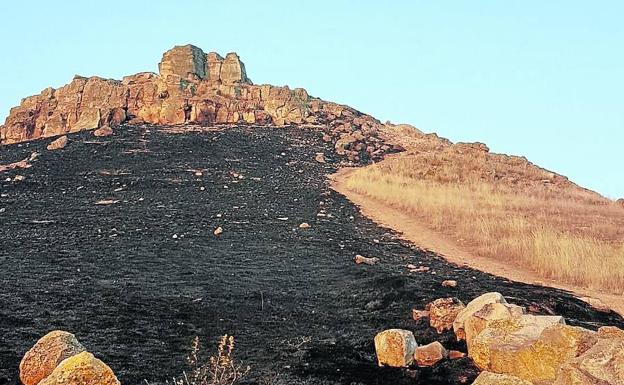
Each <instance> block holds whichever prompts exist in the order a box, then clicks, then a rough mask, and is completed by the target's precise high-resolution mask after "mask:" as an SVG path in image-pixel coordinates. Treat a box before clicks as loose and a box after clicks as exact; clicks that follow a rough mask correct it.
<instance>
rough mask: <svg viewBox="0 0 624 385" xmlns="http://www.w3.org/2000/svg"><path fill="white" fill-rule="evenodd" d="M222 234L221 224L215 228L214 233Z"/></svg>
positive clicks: (216, 234)
mask: <svg viewBox="0 0 624 385" xmlns="http://www.w3.org/2000/svg"><path fill="white" fill-rule="evenodd" d="M221 234H223V228H221V226H219V227H217V228H216V229H215V231H214V235H215V236H217V237H218V236H219V235H221Z"/></svg>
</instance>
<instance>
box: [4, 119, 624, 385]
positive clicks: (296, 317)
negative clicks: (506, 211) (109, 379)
mask: <svg viewBox="0 0 624 385" xmlns="http://www.w3.org/2000/svg"><path fill="white" fill-rule="evenodd" d="M321 136H322V133H321V132H320V131H315V130H312V129H302V128H294V127H290V128H282V129H275V128H267V127H234V128H228V129H225V130H214V131H211V130H205V131H202V132H186V133H177V134H176V133H170V132H165V131H163V130H161V129H159V128H157V127H147V126H144V127H134V126H126V127H123V128H119V129H117V130H116V131H115V134H114V135H113V136H111V137H106V138H94V137H93V136H92V135H91V134H90V133H79V134H76V135H72V136H70V142H69V144H68V145H67V146H66V147H65V148H64V149H62V150H58V151H52V152H50V151H46V150H45V145H46V144H47V142H44V141H36V142H29V143H23V144H18V145H10V146H6V147H4V148H2V149H0V163H10V162H14V161H16V160H20V159H23V158H27V157H28V156H29V155H30V154H31V153H32V152H33V151H38V152H40V153H41V156H40V157H39V159H37V160H36V161H34V162H33V165H32V167H31V168H28V169H14V170H10V171H7V172H4V173H2V174H1V177H2V181H1V182H0V188H1V197H0V210H2V211H1V212H0V224H1V228H2V241H1V243H0V283H1V285H2V286H1V289H0V384H17V383H18V382H19V380H18V364H19V360H20V359H21V357H22V356H23V354H24V353H25V352H26V351H27V350H28V349H29V347H30V346H32V344H33V343H34V342H35V341H36V340H37V339H38V338H39V337H40V336H42V335H43V334H45V333H46V332H48V331H50V330H52V329H64V330H67V331H71V332H72V333H75V334H76V336H77V338H78V339H79V340H80V341H81V342H82V343H83V344H84V345H85V346H86V347H88V349H89V350H91V351H92V352H93V353H94V354H95V355H96V356H98V357H99V358H101V359H102V360H103V361H104V362H106V363H107V364H109V365H110V366H111V368H112V369H113V370H114V371H115V373H116V374H117V375H118V377H119V379H120V380H121V382H122V383H125V384H139V383H140V382H142V381H143V380H144V379H147V380H148V381H149V382H150V383H161V382H164V381H166V380H167V379H170V378H171V377H172V376H178V375H179V374H180V373H181V372H182V371H183V370H185V369H186V364H185V360H184V358H185V356H186V354H187V353H188V349H189V347H190V343H191V341H192V339H193V337H195V336H199V337H200V338H201V339H202V341H203V342H204V344H205V345H206V346H207V347H208V348H212V347H213V346H214V343H215V341H216V340H217V339H218V337H219V336H221V335H223V334H226V333H228V334H231V335H234V336H236V339H237V348H236V353H237V357H238V358H239V359H240V360H242V361H243V362H244V363H245V364H248V365H250V366H251V368H252V369H251V374H250V376H249V377H248V379H247V380H248V381H249V382H257V383H289V384H296V383H302V384H303V383H306V384H330V383H347V384H348V383H351V384H387V383H396V384H402V383H405V384H408V383H409V384H417V383H421V384H460V383H470V382H471V381H472V379H473V378H474V377H475V376H476V373H477V371H476V369H475V368H474V366H473V365H472V364H471V362H470V360H469V359H467V358H465V359H460V360H453V361H445V362H443V363H441V364H439V365H437V366H435V367H434V368H431V369H423V370H420V371H414V372H408V373H406V372H404V371H401V370H391V369H385V368H379V367H377V364H376V361H375V355H374V346H373V337H374V335H375V334H376V333H377V332H379V331H381V330H383V329H386V328H391V327H392V328H395V327H398V328H405V329H409V330H412V331H414V334H415V336H416V339H417V341H418V342H419V343H428V342H432V341H434V340H440V341H441V342H442V343H443V344H444V345H445V346H446V347H447V348H451V349H461V350H464V351H465V347H464V346H462V344H461V343H457V342H455V340H454V336H453V335H452V332H447V333H445V334H442V335H437V334H436V332H435V331H434V330H432V329H431V328H429V327H428V325H427V324H426V322H425V321H424V320H420V321H418V322H415V321H413V320H411V318H410V316H411V309H412V308H414V307H416V308H423V307H424V306H425V304H426V303H427V302H429V301H432V300H434V299H436V298H439V297H446V296H456V297H458V298H460V299H461V300H463V301H469V300H470V299H471V298H473V297H476V296H477V295H480V294H482V293H484V292H487V291H499V292H501V293H502V294H503V295H505V296H506V297H507V298H508V299H509V300H510V301H513V302H514V303H517V304H521V305H525V306H527V307H528V308H529V309H530V311H532V312H536V313H544V314H547V313H556V314H560V315H563V316H565V317H566V319H567V320H568V322H569V323H570V324H575V325H582V326H585V327H589V328H596V327H598V326H601V325H605V324H609V325H615V326H619V327H624V322H623V320H622V319H621V318H620V317H619V316H617V315H616V314H614V313H611V314H604V313H598V312H596V311H594V310H592V309H591V308H589V307H588V305H586V304H584V303H583V302H581V301H579V300H577V299H575V298H573V297H572V296H571V295H570V294H569V293H567V292H564V291H560V290H555V289H549V288H543V287H539V286H533V285H527V284H522V283H516V282H511V281H508V280H506V279H502V278H497V277H495V276H492V275H489V274H485V273H482V272H479V271H476V270H471V269H466V268H461V267H458V266H456V265H453V264H451V263H448V262H445V261H444V260H443V259H441V258H439V257H438V256H436V255H434V254H432V253H429V252H425V251H422V250H420V249H418V248H417V247H416V246H414V245H412V244H410V243H408V242H406V241H403V240H401V238H400V236H399V235H398V234H396V233H394V232H392V231H391V230H389V229H384V228H381V227H378V226H377V225H375V224H374V223H373V222H372V221H370V220H369V219H367V218H366V217H364V216H362V215H361V214H360V213H359V212H358V209H357V208H356V207H355V206H354V205H353V204H351V203H350V202H349V201H348V200H347V199H345V198H344V197H343V196H342V195H340V194H338V193H336V192H334V191H333V190H331V189H330V188H329V185H328V182H327V177H326V176H327V175H328V174H331V173H333V172H335V171H336V169H337V167H338V163H339V161H340V159H339V158H338V157H337V155H335V154H334V152H333V148H332V147H331V145H329V144H327V143H324V142H323V141H322V140H321ZM319 152H324V153H325V158H326V159H327V163H319V162H317V161H315V160H314V158H315V154H316V153H319ZM16 175H21V176H24V177H25V178H24V180H21V181H20V180H19V179H20V178H18V180H14V179H15V176H16ZM241 176H242V177H241ZM7 178H10V181H9V180H8V179H7ZM97 202H100V203H104V204H96V203H97ZM302 222H307V223H308V224H310V225H311V226H310V228H299V225H300V224H301V223H302ZM217 227H222V229H223V233H222V234H221V235H220V236H215V235H214V234H213V232H214V230H215V229H216V228H217ZM356 254H361V255H365V256H376V257H378V258H380V259H381V263H379V264H377V265H373V266H362V265H355V264H354V263H353V261H352V259H353V257H354V256H355V255H356ZM406 264H422V265H425V266H429V267H430V268H431V269H430V271H429V272H423V273H410V272H409V271H408V270H407V269H406V268H405V265H406ZM446 279H453V280H457V281H458V286H457V287H456V288H446V287H442V285H441V282H442V281H443V280H446Z"/></svg>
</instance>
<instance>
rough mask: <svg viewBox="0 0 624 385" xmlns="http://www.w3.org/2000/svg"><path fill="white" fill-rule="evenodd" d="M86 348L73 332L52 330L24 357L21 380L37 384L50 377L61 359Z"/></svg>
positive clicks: (24, 382) (21, 363) (28, 384)
mask: <svg viewBox="0 0 624 385" xmlns="http://www.w3.org/2000/svg"><path fill="white" fill-rule="evenodd" d="M84 350H85V348H84V347H83V346H82V345H81V344H80V343H79V342H78V340H76V337H75V336H74V335H73V334H71V333H67V332H64V331H60V330H55V331H52V332H50V333H48V334H46V335H45V336H43V337H42V338H41V339H39V341H37V343H36V344H35V345H34V346H33V347H32V348H31V349H30V350H29V351H28V352H27V353H26V354H25V355H24V358H22V361H21V362H20V380H21V381H22V383H23V384H24V385H37V384H38V383H40V382H41V380H43V379H44V378H46V377H48V376H49V375H50V373H52V371H53V370H54V368H56V367H57V366H58V365H59V363H61V361H63V360H65V359H67V358H69V357H72V356H74V355H76V354H78V353H80V352H83V351H84Z"/></svg>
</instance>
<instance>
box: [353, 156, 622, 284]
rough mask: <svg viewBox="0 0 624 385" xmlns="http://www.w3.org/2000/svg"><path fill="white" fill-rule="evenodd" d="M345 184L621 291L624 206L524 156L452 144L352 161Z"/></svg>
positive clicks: (466, 242)
mask: <svg viewBox="0 0 624 385" xmlns="http://www.w3.org/2000/svg"><path fill="white" fill-rule="evenodd" d="M345 186H346V187H347V188H348V189H350V190H352V191H355V192H357V193H360V194H364V195H366V196H369V197H371V198H374V199H377V200H379V201H382V202H383V203H385V204H388V205H390V206H392V207H395V208H399V209H401V210H404V211H406V212H408V213H410V215H414V216H415V217H418V218H419V219H420V220H421V222H422V223H424V224H426V225H427V226H428V227H430V228H433V229H435V230H437V231H439V232H441V233H443V234H446V235H448V236H449V238H451V239H453V240H454V241H457V242H458V243H459V244H461V245H463V246H464V247H466V248H467V249H468V250H470V251H472V252H474V253H477V254H479V255H481V256H485V257H490V258H497V259H500V260H503V261H505V262H511V263H515V264H517V265H520V266H524V267H528V268H530V269H532V270H534V271H536V272H537V273H538V274H540V275H542V276H545V277H549V278H554V279H558V280H561V281H565V282H566V283H569V284H573V285H578V286H584V287H590V288H593V289H599V290H606V291H610V292H615V293H618V294H620V293H622V292H623V291H624V209H622V208H621V207H618V206H617V205H616V204H614V203H613V202H611V201H609V200H607V199H605V198H603V197H601V196H599V195H598V194H595V193H593V192H591V191H588V190H585V189H582V188H580V187H578V186H576V185H574V184H573V183H571V182H569V181H568V180H567V179H566V178H564V177H561V176H559V175H556V174H553V173H550V172H548V171H546V170H543V169H540V168H538V167H535V166H534V165H532V164H530V163H529V162H527V161H526V160H525V159H523V158H518V157H508V156H504V155H496V154H489V153H487V152H486V151H478V150H475V149H471V148H463V147H461V146H458V145H456V146H449V147H446V148H444V149H442V150H438V151H436V152H431V151H426V152H418V153H416V154H407V155H402V156H399V157H396V158H391V159H387V160H385V161H383V162H381V163H378V164H375V165H372V166H369V167H366V168H363V169H359V170H357V171H356V172H355V173H353V175H351V176H350V177H349V179H348V180H347V181H346V185H345Z"/></svg>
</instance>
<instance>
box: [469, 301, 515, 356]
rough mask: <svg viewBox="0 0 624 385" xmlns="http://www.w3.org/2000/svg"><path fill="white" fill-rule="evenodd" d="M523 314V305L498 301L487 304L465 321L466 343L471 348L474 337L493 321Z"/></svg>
mask: <svg viewBox="0 0 624 385" xmlns="http://www.w3.org/2000/svg"><path fill="white" fill-rule="evenodd" d="M523 314H525V310H524V308H523V307H521V306H517V305H512V304H507V303H497V302H495V303H488V304H486V305H485V306H483V307H482V308H481V309H479V311H477V312H475V313H473V314H471V315H470V316H469V317H468V318H467V319H466V320H465V321H464V332H465V335H466V345H467V346H468V348H469V349H470V345H471V343H472V339H473V338H475V337H476V336H478V335H479V333H481V332H482V331H483V330H484V329H485V328H487V327H488V325H490V324H491V323H492V322H495V321H499V320H503V319H509V318H515V317H520V316H521V315H523Z"/></svg>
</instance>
